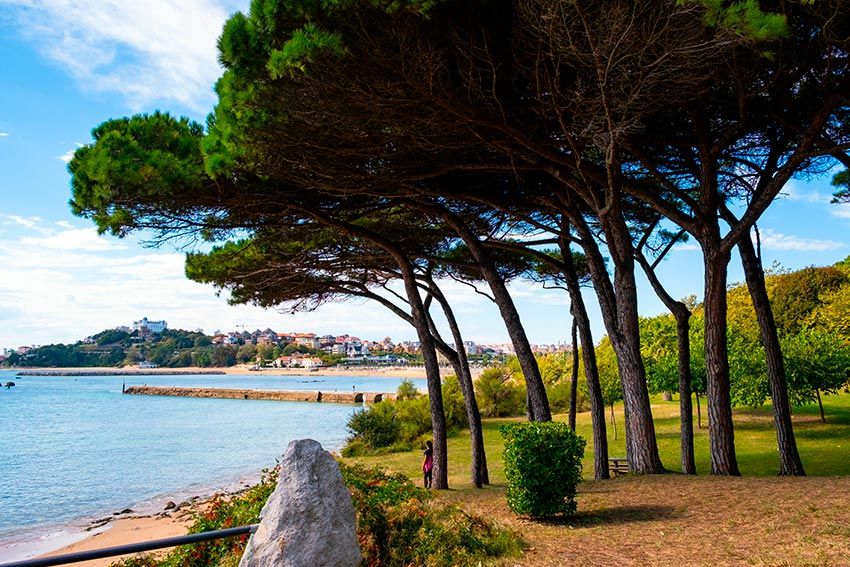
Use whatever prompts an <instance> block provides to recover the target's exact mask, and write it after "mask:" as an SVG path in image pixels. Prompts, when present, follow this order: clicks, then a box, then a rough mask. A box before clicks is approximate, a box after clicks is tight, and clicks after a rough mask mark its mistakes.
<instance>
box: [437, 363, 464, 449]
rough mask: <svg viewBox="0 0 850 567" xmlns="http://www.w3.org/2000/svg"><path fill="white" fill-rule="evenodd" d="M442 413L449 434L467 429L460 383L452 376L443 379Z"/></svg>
mask: <svg viewBox="0 0 850 567" xmlns="http://www.w3.org/2000/svg"><path fill="white" fill-rule="evenodd" d="M443 413H445V414H446V427H447V428H448V430H449V433H450V434H454V433H456V432H457V430H458V429H463V428H465V427H469V416H468V415H467V414H466V402H464V400H463V392H462V391H461V389H460V381H459V380H458V379H457V376H455V375H453V374H452V375H449V376H446V377H445V378H443ZM429 427H430V422H429Z"/></svg>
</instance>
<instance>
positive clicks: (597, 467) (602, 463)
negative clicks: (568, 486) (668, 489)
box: [560, 225, 616, 480]
mask: <svg viewBox="0 0 850 567" xmlns="http://www.w3.org/2000/svg"><path fill="white" fill-rule="evenodd" d="M565 230H566V231H567V232H566V233H565V232H564V231H565ZM568 231H569V227H567V226H566V225H565V226H564V227H562V231H561V232H562V236H561V238H560V247H561V257H562V258H563V261H564V267H565V270H564V276H565V278H564V279H565V281H566V284H567V291H568V292H569V294H570V304H571V310H572V314H573V322H574V326H573V329H574V330H578V333H579V335H580V336H581V356H582V361H583V362H584V375H585V379H586V380H587V395H588V397H589V398H590V418H591V422H592V424H593V471H594V476H595V478H596V479H597V480H601V479H606V478H609V477H610V473H609V471H608V431H607V426H606V425H605V402H604V400H603V397H602V386H601V384H600V383H599V369H598V368H597V366H596V351H595V350H594V348H593V333H592V332H591V329H590V319H589V318H588V316H587V308H586V307H585V304H584V298H583V297H582V295H581V286H580V285H579V279H578V273H577V271H576V267H575V263H574V262H573V254H572V251H571V250H570V245H569V242H568V241H567V239H566V236H567V235H568ZM573 337H574V338H573V372H574V375H575V372H576V370H577V369H578V364H577V360H576V351H575V335H573ZM615 435H616V429H615ZM615 439H616V437H615Z"/></svg>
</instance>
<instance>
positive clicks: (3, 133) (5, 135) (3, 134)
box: [0, 132, 9, 138]
mask: <svg viewBox="0 0 850 567" xmlns="http://www.w3.org/2000/svg"><path fill="white" fill-rule="evenodd" d="M8 135H9V133H8V132H0V138H6V137H7V136H8Z"/></svg>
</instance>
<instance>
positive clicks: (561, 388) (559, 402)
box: [546, 378, 590, 413]
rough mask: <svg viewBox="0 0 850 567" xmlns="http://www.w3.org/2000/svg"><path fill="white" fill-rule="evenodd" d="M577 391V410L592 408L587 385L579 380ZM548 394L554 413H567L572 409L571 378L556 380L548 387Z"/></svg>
mask: <svg viewBox="0 0 850 567" xmlns="http://www.w3.org/2000/svg"><path fill="white" fill-rule="evenodd" d="M577 390H578V391H577V393H576V411H578V412H583V411H588V410H590V400H588V398H587V386H586V385H585V384H584V383H582V381H581V380H579V384H578V389H577ZM546 396H547V397H548V398H549V407H550V408H551V409H552V412H553V413H566V412H568V411H569V409H570V382H569V378H567V379H566V380H562V381H560V382H556V383H554V384H552V385H551V386H548V387H547V388H546Z"/></svg>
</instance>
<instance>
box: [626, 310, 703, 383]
mask: <svg viewBox="0 0 850 567" xmlns="http://www.w3.org/2000/svg"><path fill="white" fill-rule="evenodd" d="M702 327H703V319H702V317H700V316H696V315H695V316H692V317H691V319H690V332H689V339H690V348H691V389H692V390H693V391H695V392H704V391H705V357H704V354H703V351H704V345H703V341H702V331H703V329H702ZM640 352H641V356H642V357H643V362H644V365H645V366H646V379H647V387H648V388H649V391H650V392H651V393H660V392H676V391H678V389H679V344H678V337H677V328H676V319H675V317H673V315H671V314H669V313H666V314H663V315H657V316H655V317H642V318H641V319H640Z"/></svg>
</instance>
